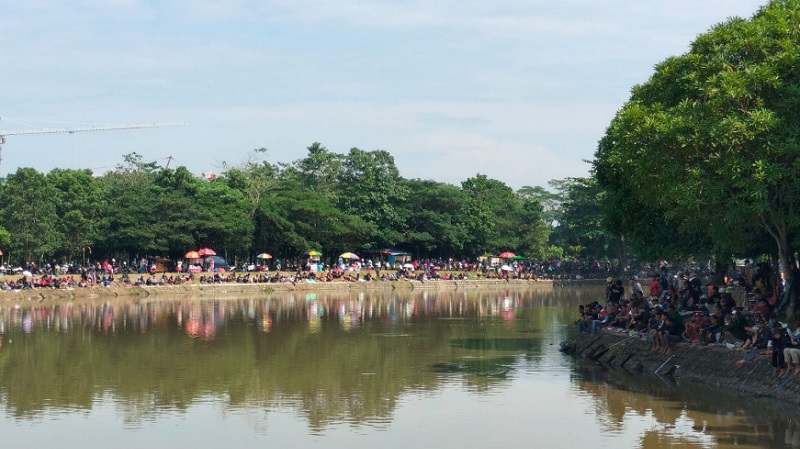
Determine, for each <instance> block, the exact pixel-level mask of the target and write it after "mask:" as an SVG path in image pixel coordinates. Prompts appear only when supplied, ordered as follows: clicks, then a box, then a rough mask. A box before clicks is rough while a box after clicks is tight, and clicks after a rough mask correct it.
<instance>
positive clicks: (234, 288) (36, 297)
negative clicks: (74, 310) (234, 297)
mask: <svg viewBox="0 0 800 449" xmlns="http://www.w3.org/2000/svg"><path fill="white" fill-rule="evenodd" d="M553 285H555V282H554V281H553V280H550V279H547V280H520V279H509V280H508V281H506V280H502V279H467V280H431V281H424V282H423V281H416V280H407V279H403V280H399V281H388V282H384V281H366V282H343V281H334V282H317V283H306V282H297V283H294V284H292V283H291V282H279V283H237V282H224V283H216V284H200V283H197V282H192V283H183V284H173V285H151V286H127V285H125V284H119V283H117V282H115V283H114V285H112V286H109V287H104V286H92V287H75V288H69V289H67V288H60V289H54V288H48V287H39V288H33V289H27V290H5V291H0V301H40V302H41V301H50V300H75V299H84V298H99V299H108V298H117V297H124V298H137V297H138V298H149V297H159V296H177V295H194V296H209V295H213V296H219V295H221V294H256V293H257V294H273V293H284V292H295V291H299V292H308V293H315V292H348V291H358V292H362V291H381V290H389V291H391V290H476V289H479V288H497V287H501V288H509V287H511V288H520V287H534V286H553Z"/></svg>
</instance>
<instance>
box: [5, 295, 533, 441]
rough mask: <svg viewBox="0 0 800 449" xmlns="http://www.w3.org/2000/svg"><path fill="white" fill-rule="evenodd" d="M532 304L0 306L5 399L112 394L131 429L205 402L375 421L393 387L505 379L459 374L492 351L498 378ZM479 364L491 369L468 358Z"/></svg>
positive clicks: (347, 300)
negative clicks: (151, 418)
mask: <svg viewBox="0 0 800 449" xmlns="http://www.w3.org/2000/svg"><path fill="white" fill-rule="evenodd" d="M536 298H537V294H536V292H535V291H528V292H526V293H524V294H521V293H519V292H516V293H512V292H507V291H501V292H498V291H494V292H471V293H456V292H446V293H444V294H441V295H434V294H431V293H429V292H422V293H419V294H416V295H410V296H404V297H400V296H397V295H392V294H390V293H381V292H378V293H374V294H373V293H365V292H362V293H359V294H356V295H352V296H350V295H346V296H342V295H336V294H309V295H302V296H294V295H288V296H284V297H268V298H244V299H238V300H224V301H214V300H188V301H187V300H175V301H127V302H113V301H112V302H107V303H104V304H89V303H69V302H67V303H60V304H54V305H46V306H43V305H38V304H36V305H32V306H31V307H19V306H12V307H3V308H1V309H0V333H2V336H1V338H0V340H2V341H3V342H4V343H3V344H4V345H3V346H2V349H0V392H2V395H3V401H2V403H3V406H4V407H5V409H6V410H7V411H8V412H9V413H11V414H13V415H14V416H17V417H31V416H35V415H37V414H38V413H40V412H42V411H43V410H51V411H52V410H54V409H59V408H62V409H65V410H72V409H74V408H87V409H88V408H91V407H92V406H93V404H95V403H96V401H97V400H98V398H103V397H108V395H111V396H113V398H114V400H115V401H116V402H117V403H118V405H119V407H121V408H122V409H123V413H124V414H125V417H126V418H125V420H126V422H135V421H137V420H142V419H146V417H148V416H152V415H155V414H158V413H161V412H162V411H166V412H173V411H176V410H177V411H180V410H186V409H187V408H188V407H190V406H191V405H192V404H194V403H196V402H198V401H203V400H205V399H204V398H206V397H207V396H208V395H212V396H218V397H225V398H226V401H227V407H230V408H237V407H264V408H267V409H269V408H274V407H279V408H285V407H290V408H293V409H294V410H296V411H298V412H299V413H302V414H304V415H306V416H307V418H308V421H309V423H310V425H311V427H312V428H315V429H320V428H323V427H324V426H325V425H326V424H327V423H331V422H353V423H363V422H372V421H375V422H385V421H386V420H387V419H389V418H390V417H391V414H392V411H393V409H394V407H395V404H396V403H397V401H398V398H400V397H401V395H402V394H403V392H406V391H425V390H436V389H438V388H440V387H441V385H442V384H443V383H447V382H451V381H456V379H455V378H454V377H453V375H454V374H457V375H458V376H459V379H458V381H460V380H461V378H465V377H484V379H481V380H479V381H478V383H480V384H482V385H483V386H484V387H485V386H486V385H492V384H495V385H500V384H502V383H503V382H507V380H506V379H504V378H503V376H499V375H497V374H498V372H499V371H497V370H496V369H494V368H491V369H488V368H487V369H485V370H483V371H481V370H475V369H471V368H469V366H472V364H478V363H480V364H491V363H495V362H494V360H497V359H496V357H498V356H499V355H502V356H504V357H506V358H505V359H502V360H503V367H502V368H500V370H505V371H504V373H503V374H505V373H507V372H508V371H509V370H510V369H511V368H510V367H511V366H512V365H513V361H514V359H513V357H509V356H508V355H509V354H511V355H517V354H525V353H533V352H537V351H540V350H541V343H542V342H541V341H540V340H538V339H536V338H535V336H534V335H532V334H531V335H530V336H524V337H520V336H519V335H520V334H519V333H517V332H516V329H520V330H530V329H533V328H536V327H537V324H541V322H542V320H543V315H542V314H541V312H540V311H537V307H536V305H535V304H534V302H535V301H536ZM500 323H508V324H502V325H501V324H500ZM466 358H471V359H474V360H471V361H469V362H461V360H463V359H466ZM483 359H486V360H491V362H489V361H487V362H477V361H475V360H483ZM441 363H456V364H457V363H467V365H464V366H465V368H464V369H461V370H446V371H442V370H441V369H437V366H441V365H437V364H441ZM453 366H460V365H453ZM474 381H475V379H469V380H468V381H467V382H468V384H472V383H473V382H474Z"/></svg>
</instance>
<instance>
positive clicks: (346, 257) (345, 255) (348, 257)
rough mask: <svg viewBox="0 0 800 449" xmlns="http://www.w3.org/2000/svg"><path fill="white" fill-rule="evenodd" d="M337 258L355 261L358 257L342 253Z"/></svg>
mask: <svg viewBox="0 0 800 449" xmlns="http://www.w3.org/2000/svg"><path fill="white" fill-rule="evenodd" d="M339 257H341V258H342V259H355V260H358V259H359V257H358V256H357V255H355V254H353V253H344V254H341V255H340V256H339Z"/></svg>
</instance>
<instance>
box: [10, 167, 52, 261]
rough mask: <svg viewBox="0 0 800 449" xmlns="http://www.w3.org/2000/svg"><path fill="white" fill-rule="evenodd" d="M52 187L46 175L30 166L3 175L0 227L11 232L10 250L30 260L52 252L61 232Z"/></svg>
mask: <svg viewBox="0 0 800 449" xmlns="http://www.w3.org/2000/svg"><path fill="white" fill-rule="evenodd" d="M55 196H56V193H55V190H54V189H53V188H52V187H51V186H50V185H49V184H48V183H47V181H46V178H45V176H44V175H43V174H42V173H39V172H38V171H36V170H34V169H33V168H20V169H18V170H17V171H16V172H15V173H13V174H11V175H9V176H8V177H7V178H6V182H5V183H4V184H3V188H2V194H0V197H1V198H3V202H2V204H0V226H2V227H4V228H5V229H6V230H8V232H9V233H10V234H11V236H12V239H11V244H10V249H11V251H12V252H14V253H19V254H20V255H22V257H24V261H26V262H31V261H35V260H38V258H39V257H42V256H44V255H49V254H51V253H52V252H53V251H54V250H55V249H56V248H57V247H58V243H59V241H60V239H61V235H60V234H59V233H58V230H57V222H58V215H56V206H55V202H54V198H55Z"/></svg>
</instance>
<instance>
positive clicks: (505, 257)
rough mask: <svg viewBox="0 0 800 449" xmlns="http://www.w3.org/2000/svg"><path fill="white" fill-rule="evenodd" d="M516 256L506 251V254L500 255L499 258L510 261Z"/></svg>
mask: <svg viewBox="0 0 800 449" xmlns="http://www.w3.org/2000/svg"><path fill="white" fill-rule="evenodd" d="M514 255H515V254H514V253H512V252H511V251H506V252H504V253H500V255H499V256H497V257H500V258H501V259H510V258H512V257H514Z"/></svg>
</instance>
